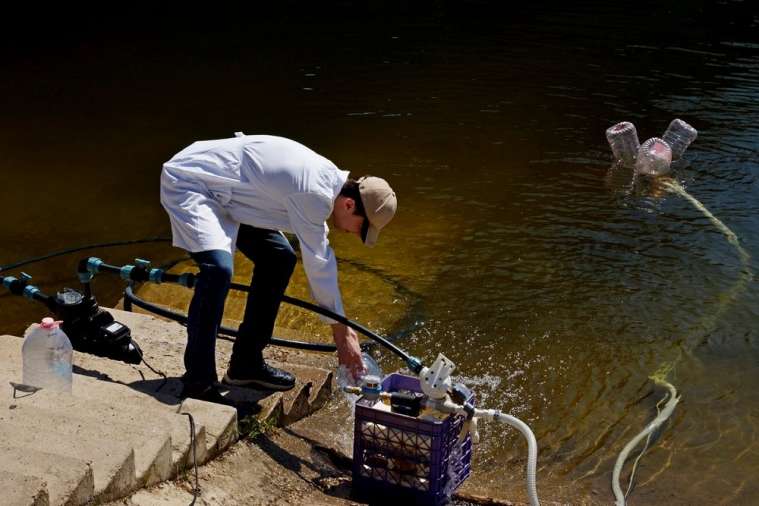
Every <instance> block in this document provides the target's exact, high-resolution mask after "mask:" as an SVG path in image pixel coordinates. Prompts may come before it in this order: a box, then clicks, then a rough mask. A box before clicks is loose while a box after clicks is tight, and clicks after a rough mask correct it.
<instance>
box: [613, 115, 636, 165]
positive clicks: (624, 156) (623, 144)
mask: <svg viewBox="0 0 759 506" xmlns="http://www.w3.org/2000/svg"><path fill="white" fill-rule="evenodd" d="M606 140H607V141H609V146H611V152H612V153H613V154H614V160H616V161H621V162H622V164H623V165H624V166H625V167H633V166H634V165H635V157H636V156H638V148H639V147H640V142H639V141H638V132H637V130H635V125H633V124H632V123H630V122H629V121H623V122H621V123H617V124H616V125H614V126H612V127H609V128H608V129H606Z"/></svg>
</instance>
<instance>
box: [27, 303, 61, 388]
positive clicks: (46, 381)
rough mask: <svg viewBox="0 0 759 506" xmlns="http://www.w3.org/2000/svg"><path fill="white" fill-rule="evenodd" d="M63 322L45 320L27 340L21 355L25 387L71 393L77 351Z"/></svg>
mask: <svg viewBox="0 0 759 506" xmlns="http://www.w3.org/2000/svg"><path fill="white" fill-rule="evenodd" d="M60 323H61V322H58V321H55V320H53V319H52V318H44V319H43V320H42V323H39V324H34V325H33V326H32V329H31V330H30V331H29V333H28V334H27V335H26V337H25V338H24V344H23V346H22V348H21V354H22V356H23V363H24V365H23V382H24V384H25V385H30V386H34V387H37V388H45V389H50V390H57V391H59V392H69V393H70V392H71V382H72V372H73V371H72V369H73V358H74V349H73V348H72V346H71V341H69V338H68V336H67V335H66V334H65V332H63V330H62V329H61V328H60Z"/></svg>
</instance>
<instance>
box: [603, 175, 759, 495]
mask: <svg viewBox="0 0 759 506" xmlns="http://www.w3.org/2000/svg"><path fill="white" fill-rule="evenodd" d="M663 186H664V188H666V189H667V190H669V191H671V192H672V193H675V194H677V195H679V196H681V197H683V198H684V199H685V200H687V201H688V202H690V204H691V205H693V207H695V208H696V209H697V210H699V211H701V213H702V214H703V215H704V216H705V217H706V218H707V219H708V220H709V221H710V222H711V223H712V225H714V227H715V228H716V229H717V230H719V231H720V232H722V234H723V235H724V236H725V238H726V239H727V242H729V243H730V244H731V245H732V246H733V247H734V248H735V250H736V251H737V252H738V256H739V257H740V260H741V276H740V277H739V278H738V280H736V282H735V283H734V284H733V286H732V287H730V289H729V290H728V291H727V292H726V293H725V294H723V295H722V296H721V297H720V303H719V306H717V309H716V310H715V311H714V312H712V313H711V314H709V315H707V316H705V317H704V319H702V320H701V322H700V323H699V325H698V326H699V327H701V328H702V329H703V331H704V334H708V333H709V332H710V331H711V330H712V329H713V328H714V326H715V325H716V323H717V320H719V318H720V317H721V316H722V315H723V314H724V312H725V311H726V310H727V308H728V306H729V304H730V302H732V301H733V300H735V299H736V298H737V297H738V295H739V294H740V293H741V292H743V291H744V290H745V288H746V286H747V285H748V283H749V282H750V281H751V280H752V279H753V277H754V274H753V271H752V269H751V264H750V262H751V255H750V254H749V252H748V251H746V249H745V248H744V247H743V246H741V244H740V242H739V240H738V236H737V235H735V232H733V231H732V230H730V228H729V227H728V226H727V225H725V224H724V223H722V221H720V219H719V218H717V217H716V216H714V215H713V214H712V213H711V211H709V209H707V208H706V206H704V204H702V203H701V202H700V201H699V200H698V199H696V198H695V197H694V196H693V195H691V194H690V193H688V192H687V191H686V190H685V188H683V187H682V185H680V183H678V182H677V181H675V180H670V181H664V183H663ZM699 344H700V342H696V341H690V342H687V343H686V349H685V351H686V352H689V351H690V350H692V349H693V348H695V347H696V346H698V345H699ZM682 355H683V354H682V353H680V354H678V356H677V358H675V360H673V361H672V362H670V363H666V364H663V365H662V366H661V367H660V368H659V371H658V372H657V373H655V374H654V375H653V376H652V377H651V379H652V380H653V381H654V382H655V383H657V384H659V385H662V386H664V387H666V388H667V390H668V391H669V399H668V400H667V404H666V405H665V406H664V408H663V409H662V410H661V411H660V412H659V413H658V414H657V416H656V417H655V418H654V419H653V420H652V421H651V422H650V423H649V424H648V425H646V427H645V428H644V429H643V430H642V431H641V432H639V433H638V434H636V435H635V437H633V439H631V440H630V442H628V443H627V445H625V447H624V448H623V449H622V452H620V454H619V456H618V457H617V461H616V463H615V464H614V471H613V473H612V480H611V486H612V490H613V491H614V497H615V499H616V503H615V504H616V506H624V505H625V499H626V494H624V493H623V492H622V488H621V487H620V485H619V478H620V474H621V472H622V468H623V467H624V465H625V461H626V460H627V458H628V457H629V454H630V452H631V451H632V450H633V449H634V448H635V447H636V446H637V445H638V443H640V441H641V440H642V439H643V438H645V437H647V436H648V437H650V435H651V434H652V433H653V432H654V431H655V430H656V429H658V428H659V427H661V425H662V424H663V423H664V422H666V421H667V420H668V419H669V418H670V417H671V416H672V413H673V412H674V410H675V407H676V406H677V403H678V402H679V401H680V397H679V396H678V395H677V389H676V388H675V387H674V386H673V385H672V384H671V383H669V382H668V381H667V380H666V379H665V378H666V376H667V375H668V374H669V372H670V371H672V370H673V369H674V368H675V366H677V363H678V362H679V361H680V358H681V357H682ZM643 451H645V449H644V450H643ZM642 454H643V452H641V454H640V455H639V456H638V459H636V465H637V462H638V460H640V457H641V456H642ZM634 473H635V469H633V472H632V474H631V476H630V485H632V480H633V478H634ZM629 491H630V488H629V487H628V493H629Z"/></svg>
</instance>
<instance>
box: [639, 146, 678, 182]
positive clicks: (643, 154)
mask: <svg viewBox="0 0 759 506" xmlns="http://www.w3.org/2000/svg"><path fill="white" fill-rule="evenodd" d="M671 164H672V149H671V148H670V147H669V144H667V143H666V142H664V141H663V140H662V139H660V138H658V137H651V138H650V139H648V140H647V141H646V142H644V143H643V144H641V145H640V149H639V150H638V157H637V159H636V161H635V172H636V173H638V174H644V175H646V176H661V175H663V174H666V173H667V172H669V169H670V166H671Z"/></svg>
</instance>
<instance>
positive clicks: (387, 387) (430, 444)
mask: <svg viewBox="0 0 759 506" xmlns="http://www.w3.org/2000/svg"><path fill="white" fill-rule="evenodd" d="M382 390H383V391H384V392H395V391H398V390H410V391H413V392H421V387H420V384H419V380H418V379H417V378H414V377H411V376H404V375H402V374H390V375H389V376H387V377H385V379H384V380H383V381H382ZM469 401H470V402H473V398H470V399H469ZM373 404H374V402H371V401H368V400H366V399H363V398H361V399H359V400H358V402H356V423H355V429H354V435H353V494H354V496H355V497H357V498H361V499H370V500H371V502H382V503H384V502H387V501H389V500H396V501H397V500H403V499H405V500H406V501H413V504H421V505H432V506H437V505H440V504H444V503H446V502H447V501H448V500H449V499H450V496H451V494H453V492H454V491H455V490H456V489H457V488H458V487H459V486H460V485H461V484H462V483H463V482H464V480H465V479H467V478H468V477H469V474H470V473H471V462H472V438H471V436H470V435H469V434H467V435H466V437H465V438H464V439H463V440H462V441H461V443H459V435H460V433H461V428H462V426H463V424H464V417H461V416H448V417H446V418H445V419H443V420H436V421H432V420H424V419H421V418H413V417H410V416H406V415H402V414H398V413H391V412H388V411H384V410H381V409H376V408H374V407H372V406H373Z"/></svg>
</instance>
